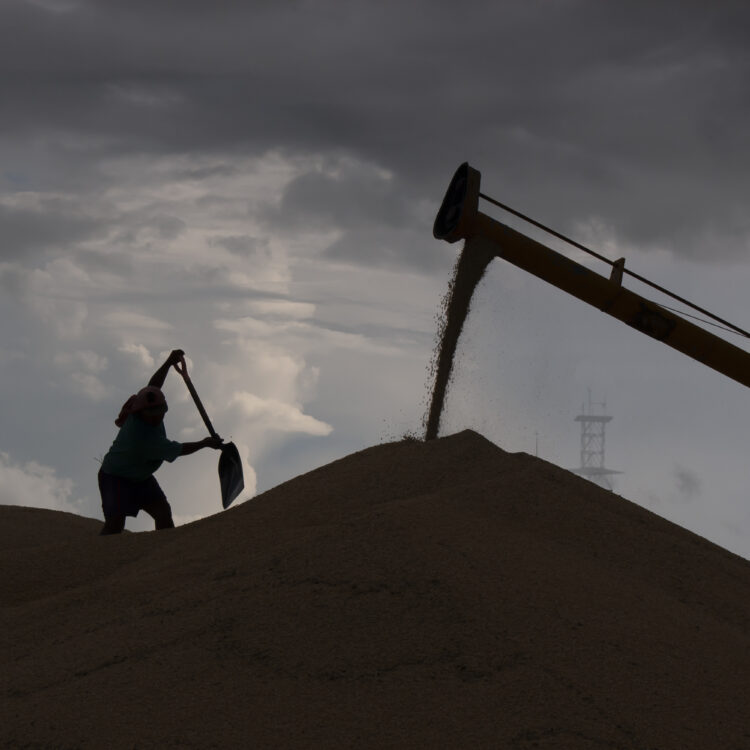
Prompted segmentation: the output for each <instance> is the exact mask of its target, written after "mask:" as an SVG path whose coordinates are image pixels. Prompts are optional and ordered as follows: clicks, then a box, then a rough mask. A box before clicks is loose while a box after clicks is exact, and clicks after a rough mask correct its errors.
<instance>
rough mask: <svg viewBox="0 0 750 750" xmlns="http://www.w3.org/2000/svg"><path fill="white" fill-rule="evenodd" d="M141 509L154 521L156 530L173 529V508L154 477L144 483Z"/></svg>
mask: <svg viewBox="0 0 750 750" xmlns="http://www.w3.org/2000/svg"><path fill="white" fill-rule="evenodd" d="M141 508H142V509H143V510H145V511H146V513H148V514H149V515H150V516H151V518H153V519H154V528H156V529H173V528H174V521H173V520H172V508H171V507H170V505H169V503H168V502H167V496H166V495H165V494H164V491H163V490H162V488H161V487H160V486H159V483H158V482H157V481H156V478H155V477H154V476H151V477H149V478H148V479H147V480H146V481H145V482H144V483H143V499H142V501H141Z"/></svg>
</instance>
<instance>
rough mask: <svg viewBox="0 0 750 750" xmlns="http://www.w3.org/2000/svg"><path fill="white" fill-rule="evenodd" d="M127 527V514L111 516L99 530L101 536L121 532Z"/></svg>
mask: <svg viewBox="0 0 750 750" xmlns="http://www.w3.org/2000/svg"><path fill="white" fill-rule="evenodd" d="M124 528H125V516H110V517H109V518H105V519H104V526H102V530H101V531H100V532H99V536H104V535H105V534H121V533H122V530H123V529H124Z"/></svg>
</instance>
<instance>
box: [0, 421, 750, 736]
mask: <svg viewBox="0 0 750 750" xmlns="http://www.w3.org/2000/svg"><path fill="white" fill-rule="evenodd" d="M98 530H99V524H98V523H97V522H96V521H93V520H90V519H82V518H79V517H76V516H72V515H69V514H63V513H55V512H51V511H42V510H33V509H28V508H16V507H2V508H0V543H1V544H2V547H1V549H2V569H3V576H2V579H1V580H0V601H2V622H1V623H0V625H1V627H0V638H2V652H1V654H2V663H1V664H0V681H1V682H0V686H1V689H2V717H0V719H1V720H0V746H4V747H12V748H17V747H29V748H46V747H50V748H51V747H57V748H76V747H86V748H105V747H107V748H109V747H111V748H169V747H175V748H193V747H194V748H211V747H217V748H225V747H227V748H234V747H280V748H306V747H310V748H350V747H353V748H357V747H362V748H388V747H403V748H423V747H424V748H427V747H430V748H431V747H436V748H443V747H444V748H518V749H519V750H520V749H523V750H526V749H527V748H528V749H531V748H566V749H567V748H571V749H574V750H575V749H576V748H582V749H586V750H588V749H589V748H591V749H592V750H593V749H594V748H627V749H628V750H629V749H630V748H633V749H636V748H638V749H639V750H641V749H642V750H646V749H648V750H652V749H655V748H658V749H659V750H667V749H669V748H675V750H689V749H690V748H696V750H698V749H699V750H706V749H708V748H711V749H713V748H722V749H724V748H726V749H731V750H743V749H746V748H750V563H748V562H747V561H745V560H742V559H741V558H738V557H736V556H734V555H732V554H730V553H729V552H726V551H724V550H722V549H720V548H719V547H716V546H715V545H713V544H710V543H709V542H707V541H705V540H703V539H701V538H699V537H697V536H695V535H693V534H691V533H689V532H687V531H685V530H683V529H680V528H679V527H677V526H675V525H673V524H671V523H669V522H667V521H664V520H662V519H660V518H658V517H656V516H654V515H653V514H651V513H649V512H648V511H646V510H644V509H642V508H639V507H638V506H636V505H633V504H631V503H629V502H628V501H626V500H624V499H622V498H620V497H617V496H616V495H613V494H611V493H607V492H605V491H603V490H600V489H599V488H597V487H596V486H594V485H591V484H589V483H588V482H586V481H584V480H582V479H580V478H578V477H575V476H573V475H571V474H569V473H567V472H565V471H563V470H562V469H559V468H556V467H554V466H552V465H550V464H547V463H545V462H544V461H541V460H539V459H536V458H533V457H530V456H527V455H525V454H508V453H505V452H503V451H502V450H500V449H499V448H497V447H496V446H494V445H492V444H491V443H489V442H488V441H486V440H484V439H483V438H482V437H480V436H479V435H477V434H476V433H473V432H470V431H466V432H462V433H460V434H457V435H453V436H450V437H447V438H443V439H440V440H436V441H433V442H430V443H421V442H416V441H404V442H400V443H391V444H387V445H381V446H376V447H374V448H370V449H367V450H365V451H362V452H360V453H356V454H353V455H351V456H349V457H347V458H344V459H342V460H340V461H337V462H334V463H332V464H330V465H328V466H325V467H322V468H320V469H317V470H315V471H313V472H311V473H309V474H306V475H304V476H301V477H298V478H296V479H294V480H292V481H290V482H287V483H285V484H283V485H281V486H279V487H277V488H275V489H273V490H271V491H269V492H266V493H265V494H263V495H261V496H259V497H258V498H256V499H255V500H252V501H250V502H248V503H246V504H243V505H240V506H238V507H236V508H233V509H230V510H229V511H227V512H224V513H221V514H219V515H216V516H213V517H211V518H208V519H205V520H203V521H199V522H197V523H193V524H190V525H188V526H184V527H181V528H178V529H175V530H173V531H164V532H152V533H143V534H123V535H122V536H119V537H104V538H101V537H98V536H97V533H98Z"/></svg>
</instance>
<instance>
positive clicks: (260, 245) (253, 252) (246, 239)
mask: <svg viewBox="0 0 750 750" xmlns="http://www.w3.org/2000/svg"><path fill="white" fill-rule="evenodd" d="M209 243H210V244H211V245H212V246H214V247H223V248H224V249H225V250H229V252H230V253H232V254H233V255H237V256H239V257H241V258H253V257H258V258H270V248H269V245H268V240H267V239H265V238H262V237H251V236H249V235H245V234H243V235H231V236H229V237H214V238H212V239H211V240H209Z"/></svg>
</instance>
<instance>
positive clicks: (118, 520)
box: [99, 471, 174, 535]
mask: <svg viewBox="0 0 750 750" xmlns="http://www.w3.org/2000/svg"><path fill="white" fill-rule="evenodd" d="M99 492H100V493H101V496H102V510H103V511H104V526H103V527H102V530H101V532H100V535H101V534H120V533H121V532H122V530H123V529H124V528H125V518H126V516H137V515H138V512H139V511H141V510H145V511H146V513H148V514H149V515H150V516H151V518H153V519H154V527H155V528H156V529H173V528H174V521H173V520H172V508H171V507H170V505H169V503H168V502H167V498H166V495H165V494H164V492H163V491H162V489H161V487H159V483H158V482H157V481H156V479H155V478H154V477H153V476H151V477H149V478H148V479H147V480H145V481H143V482H134V481H132V480H129V479H124V478H122V477H115V476H112V475H111V474H105V473H104V472H103V471H100V472H99Z"/></svg>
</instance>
